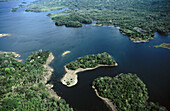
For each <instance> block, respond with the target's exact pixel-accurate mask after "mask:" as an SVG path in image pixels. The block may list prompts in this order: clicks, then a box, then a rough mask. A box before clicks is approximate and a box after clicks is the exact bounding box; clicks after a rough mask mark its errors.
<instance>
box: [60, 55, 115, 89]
mask: <svg viewBox="0 0 170 111" xmlns="http://www.w3.org/2000/svg"><path fill="white" fill-rule="evenodd" d="M117 65H118V64H117V63H116V61H115V60H114V59H112V57H111V56H110V55H109V54H108V53H106V52H104V53H101V54H97V55H87V56H84V57H79V58H78V59H77V60H76V61H72V62H70V63H68V64H66V65H65V66H64V68H65V71H66V72H67V73H66V74H65V75H64V77H63V78H62V79H61V82H62V83H63V84H64V85H67V86H68V87H71V86H74V85H75V84H77V82H78V80H77V73H79V72H83V71H87V70H93V69H96V68H98V67H101V66H117Z"/></svg>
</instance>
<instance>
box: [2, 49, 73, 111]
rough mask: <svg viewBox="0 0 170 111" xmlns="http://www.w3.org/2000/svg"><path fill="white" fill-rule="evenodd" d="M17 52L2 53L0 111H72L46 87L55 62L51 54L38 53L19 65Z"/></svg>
mask: <svg viewBox="0 0 170 111" xmlns="http://www.w3.org/2000/svg"><path fill="white" fill-rule="evenodd" d="M15 57H19V54H17V53H14V52H0V89H1V90H0V110H1V111H13V110H16V111H23V110H24V111H40V110H41V111H53V110H57V111H73V109H72V108H70V107H69V105H68V104H66V102H65V100H64V99H61V97H59V96H58V95H57V94H56V93H55V92H54V91H53V90H52V89H51V88H52V87H53V85H51V84H47V81H48V80H49V79H50V78H51V75H52V72H53V69H52V68H51V67H50V66H49V64H50V63H51V61H52V60H53V59H54V56H53V54H52V53H51V52H50V51H42V50H40V51H37V52H35V53H32V56H29V57H28V58H27V59H26V63H25V64H23V63H21V62H18V61H17V59H16V58H15Z"/></svg>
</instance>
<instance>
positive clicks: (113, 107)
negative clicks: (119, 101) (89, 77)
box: [92, 86, 117, 111]
mask: <svg viewBox="0 0 170 111" xmlns="http://www.w3.org/2000/svg"><path fill="white" fill-rule="evenodd" d="M92 88H93V89H94V91H95V93H96V95H97V96H98V97H99V98H100V99H102V100H103V101H104V102H105V103H106V104H107V106H108V107H109V108H110V109H111V110H112V111H117V109H116V105H114V104H113V103H112V101H111V100H110V99H108V98H104V97H101V96H99V93H98V92H97V89H95V87H94V86H92Z"/></svg>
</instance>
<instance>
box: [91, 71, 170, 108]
mask: <svg viewBox="0 0 170 111" xmlns="http://www.w3.org/2000/svg"><path fill="white" fill-rule="evenodd" d="M93 86H94V87H95V88H96V89H97V91H98V93H99V95H100V96H102V97H104V98H108V99H110V100H111V101H112V103H113V104H115V105H116V108H117V109H118V111H167V109H166V108H165V107H162V106H160V105H159V104H158V103H154V102H149V101H148V98H149V97H148V90H147V88H146V85H145V84H144V83H143V82H142V80H140V79H139V77H138V76H137V75H136V74H131V73H128V74H119V75H117V76H115V77H113V78H112V77H99V78H96V79H95V80H94V81H93Z"/></svg>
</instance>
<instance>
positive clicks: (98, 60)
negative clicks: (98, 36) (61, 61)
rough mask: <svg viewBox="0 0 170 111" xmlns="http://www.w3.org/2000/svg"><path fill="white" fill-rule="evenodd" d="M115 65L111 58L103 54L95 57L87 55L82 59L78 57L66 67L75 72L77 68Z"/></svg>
mask: <svg viewBox="0 0 170 111" xmlns="http://www.w3.org/2000/svg"><path fill="white" fill-rule="evenodd" d="M100 64H102V65H115V64H116V61H115V60H113V59H112V57H111V56H110V55H109V54H108V53H106V52H104V53H101V54H97V55H87V56H84V57H79V58H78V59H77V60H76V61H72V62H70V63H68V64H67V65H66V67H67V68H68V69H70V70H76V69H78V68H84V69H85V68H93V67H96V66H97V65H100Z"/></svg>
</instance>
